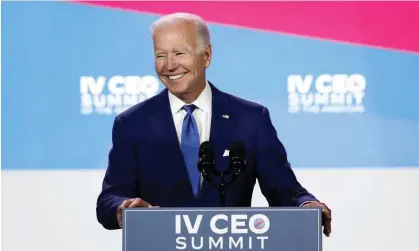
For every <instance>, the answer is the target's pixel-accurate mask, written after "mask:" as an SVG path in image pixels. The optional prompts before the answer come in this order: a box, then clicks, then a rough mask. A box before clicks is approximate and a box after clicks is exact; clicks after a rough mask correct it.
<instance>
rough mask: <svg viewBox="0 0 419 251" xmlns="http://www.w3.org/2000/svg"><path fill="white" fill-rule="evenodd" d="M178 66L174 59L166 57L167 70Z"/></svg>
mask: <svg viewBox="0 0 419 251" xmlns="http://www.w3.org/2000/svg"><path fill="white" fill-rule="evenodd" d="M177 67H178V63H177V62H176V59H174V58H173V57H168V58H167V61H166V68H167V70H169V71H173V70H175V69H176V68H177Z"/></svg>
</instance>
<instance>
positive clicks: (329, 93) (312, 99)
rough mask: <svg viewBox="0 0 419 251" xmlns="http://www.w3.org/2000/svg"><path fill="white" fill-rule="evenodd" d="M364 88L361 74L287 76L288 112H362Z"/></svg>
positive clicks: (364, 83)
mask: <svg viewBox="0 0 419 251" xmlns="http://www.w3.org/2000/svg"><path fill="white" fill-rule="evenodd" d="M365 89H366V80H365V77H364V76H363V75H361V74H353V75H345V74H336V75H329V74H322V75H319V76H315V75H305V76H303V75H289V76H288V112H290V113H300V112H304V113H363V112H364V111H365V108H364V105H363V102H364V96H365Z"/></svg>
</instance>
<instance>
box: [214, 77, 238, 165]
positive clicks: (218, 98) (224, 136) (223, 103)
mask: <svg viewBox="0 0 419 251" xmlns="http://www.w3.org/2000/svg"><path fill="white" fill-rule="evenodd" d="M210 84H211V83H210ZM211 89H212V93H213V99H212V119H211V133H210V141H211V142H212V143H213V145H214V154H215V160H216V161H217V160H222V159H223V155H224V152H225V150H228V149H229V147H230V141H231V136H232V133H233V132H232V129H233V125H234V123H235V117H234V114H232V112H231V111H232V110H231V106H229V104H228V99H227V98H228V96H227V95H226V94H224V93H222V92H221V91H219V90H218V89H217V88H215V87H214V86H213V85H212V84H211ZM225 158H226V157H224V159H225ZM218 162H219V163H220V161H218ZM217 168H218V169H220V170H224V169H225V167H224V168H223V167H222V165H217Z"/></svg>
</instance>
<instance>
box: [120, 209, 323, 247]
mask: <svg viewBox="0 0 419 251" xmlns="http://www.w3.org/2000/svg"><path fill="white" fill-rule="evenodd" d="M122 220H123V229H122V236H123V242H122V245H123V249H122V250H123V251H140V250H147V251H175V250H185V251H192V250H205V251H209V250H241V251H248V250H257V251H259V250H266V251H321V250H322V224H321V223H322V218H321V210H320V209H311V208H310V209H308V208H272V207H270V208H224V207H223V208H208V207H207V208H170V209H165V208H127V209H124V211H123V215H122Z"/></svg>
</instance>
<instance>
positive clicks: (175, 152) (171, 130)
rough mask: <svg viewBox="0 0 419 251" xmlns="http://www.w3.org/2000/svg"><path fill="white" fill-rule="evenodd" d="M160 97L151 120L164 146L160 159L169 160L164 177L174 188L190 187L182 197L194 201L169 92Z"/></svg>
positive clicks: (166, 91)
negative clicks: (166, 177) (168, 179)
mask: <svg viewBox="0 0 419 251" xmlns="http://www.w3.org/2000/svg"><path fill="white" fill-rule="evenodd" d="M158 95H159V96H158V97H156V98H157V100H156V108H155V110H154V111H153V113H154V114H153V116H152V117H151V118H150V123H151V128H153V131H154V135H155V136H156V140H157V141H158V142H159V144H161V145H162V155H161V156H160V158H167V166H165V167H162V168H163V169H164V174H162V175H165V176H168V177H170V180H171V184H172V185H173V186H174V187H176V186H179V185H180V184H183V185H182V186H183V187H190V189H188V191H187V194H183V195H181V196H186V198H189V199H191V200H194V199H195V196H194V195H193V192H192V185H191V183H190V181H189V176H188V171H187V168H186V165H185V161H184V158H183V154H182V150H181V148H180V145H179V139H178V136H177V132H176V127H175V124H174V121H173V116H172V112H171V110H170V103H169V98H168V90H167V89H165V90H163V91H162V92H161V93H159V94H158ZM184 192H185V191H184ZM177 196H179V195H177Z"/></svg>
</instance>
